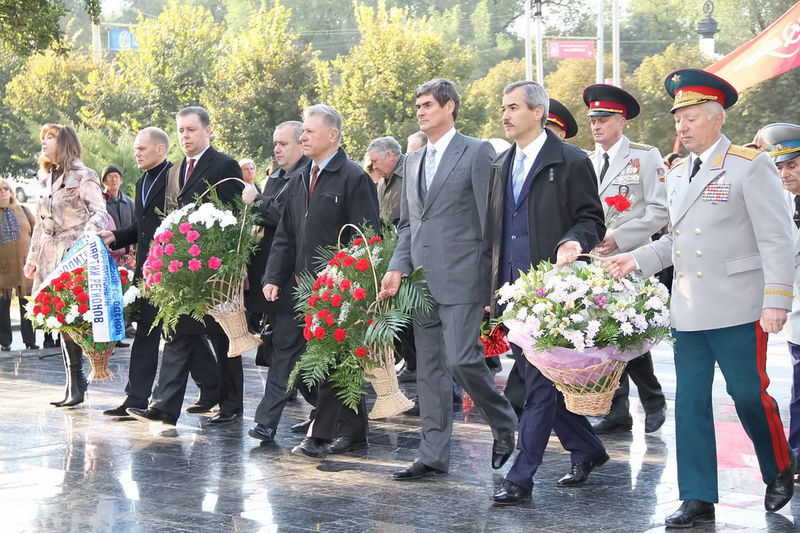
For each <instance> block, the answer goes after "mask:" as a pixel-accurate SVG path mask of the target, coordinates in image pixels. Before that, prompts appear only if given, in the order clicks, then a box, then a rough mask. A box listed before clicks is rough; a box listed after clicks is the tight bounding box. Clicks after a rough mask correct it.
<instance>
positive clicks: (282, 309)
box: [242, 120, 317, 442]
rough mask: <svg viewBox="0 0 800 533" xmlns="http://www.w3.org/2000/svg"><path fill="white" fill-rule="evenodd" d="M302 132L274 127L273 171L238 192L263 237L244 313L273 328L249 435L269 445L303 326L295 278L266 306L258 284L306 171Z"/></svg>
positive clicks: (312, 396)
mask: <svg viewBox="0 0 800 533" xmlns="http://www.w3.org/2000/svg"><path fill="white" fill-rule="evenodd" d="M302 134H303V123H302V122H298V121H296V120H293V121H289V122H284V123H282V124H278V126H277V127H276V128H275V132H274V133H273V135H272V141H273V144H274V145H275V148H274V153H275V161H276V162H277V164H278V170H276V171H275V172H273V173H272V174H271V175H270V176H269V178H268V179H267V181H266V183H265V185H264V193H263V194H258V192H257V191H256V189H255V188H254V187H247V188H245V190H244V192H242V199H243V200H244V203H246V204H249V205H252V206H253V211H254V212H256V213H258V214H259V215H260V216H261V224H260V225H261V227H263V228H264V236H263V237H262V238H261V242H260V243H259V246H258V250H257V251H256V253H255V255H254V256H253V259H252V261H251V262H250V265H249V266H248V275H249V276H250V290H249V291H248V293H247V305H248V309H249V310H251V311H253V312H256V313H266V314H267V318H268V321H269V323H270V325H271V326H272V342H273V347H274V350H275V355H274V356H273V358H272V363H271V364H270V367H269V372H268V373H267V383H266V384H265V386H264V396H263V397H262V398H261V402H259V404H258V407H257V408H256V413H255V416H254V417H253V418H254V419H255V421H256V425H255V426H254V427H253V428H252V429H251V430H250V431H249V433H248V435H250V436H251V437H253V438H254V439H258V440H261V441H263V442H272V441H273V440H274V439H275V431H276V430H277V428H278V422H280V420H281V414H282V413H283V407H284V406H285V405H286V402H287V401H289V398H291V397H292V395H293V394H294V393H293V392H287V391H286V385H287V383H288V381H289V373H290V372H291V371H292V369H293V368H294V365H295V364H297V361H298V360H299V359H300V356H301V355H302V354H303V351H304V350H305V346H306V343H305V339H303V327H302V325H301V323H300V322H299V321H298V320H297V318H295V316H294V300H293V298H292V291H293V290H294V287H295V280H294V276H289V279H288V281H287V283H286V285H285V286H283V287H282V288H281V291H280V294H279V295H278V299H277V300H275V301H274V302H268V301H267V300H266V299H265V298H264V293H263V291H262V290H261V289H262V285H261V280H262V278H263V276H264V272H265V270H266V268H267V259H268V258H269V252H270V248H271V247H272V241H273V240H274V238H275V230H276V229H277V227H278V223H279V222H280V219H281V215H282V214H283V206H284V204H285V203H286V197H287V196H286V193H287V189H288V187H289V183H290V182H291V180H292V178H294V177H295V176H297V175H299V174H301V173H302V172H303V171H304V170H306V171H307V170H308V168H307V167H308V166H309V165H310V161H311V160H310V159H309V158H307V157H306V156H304V155H303V146H302V145H301V144H300V137H301V135H302ZM297 385H298V389H299V390H300V392H301V394H303V397H304V398H305V399H306V401H307V402H308V403H310V404H311V405H315V404H316V402H317V395H316V390H314V391H313V392H312V391H309V390H308V389H307V388H306V387H305V385H304V384H303V383H302V381H300V382H299V383H298V384H297ZM308 425H309V424H305V423H301V424H296V426H298V428H297V429H295V427H294V426H293V427H292V430H293V431H297V430H298V429H299V430H301V431H305V430H307V429H308Z"/></svg>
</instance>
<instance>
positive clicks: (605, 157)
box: [600, 152, 608, 183]
mask: <svg viewBox="0 0 800 533" xmlns="http://www.w3.org/2000/svg"><path fill="white" fill-rule="evenodd" d="M606 172H608V152H606V153H604V154H603V168H602V169H601V170H600V183H603V178H605V177H606Z"/></svg>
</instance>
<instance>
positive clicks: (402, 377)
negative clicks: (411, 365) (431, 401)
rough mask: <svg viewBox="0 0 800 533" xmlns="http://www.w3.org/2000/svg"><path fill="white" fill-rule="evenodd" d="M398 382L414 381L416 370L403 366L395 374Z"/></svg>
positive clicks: (415, 379)
mask: <svg viewBox="0 0 800 533" xmlns="http://www.w3.org/2000/svg"><path fill="white" fill-rule="evenodd" d="M397 381H398V383H415V382H416V381H417V371H416V370H409V369H407V368H404V369H403V370H401V371H400V373H399V374H397Z"/></svg>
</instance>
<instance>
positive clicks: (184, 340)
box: [127, 107, 244, 425]
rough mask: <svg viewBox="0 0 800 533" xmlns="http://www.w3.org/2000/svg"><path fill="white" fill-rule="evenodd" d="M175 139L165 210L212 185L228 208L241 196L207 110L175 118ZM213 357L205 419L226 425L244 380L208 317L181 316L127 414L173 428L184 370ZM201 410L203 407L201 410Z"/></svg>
mask: <svg viewBox="0 0 800 533" xmlns="http://www.w3.org/2000/svg"><path fill="white" fill-rule="evenodd" d="M177 126H178V138H179V140H180V144H181V148H182V149H183V153H184V155H185V157H184V158H183V161H182V162H181V164H180V166H179V167H172V169H171V170H169V171H168V172H167V175H168V178H167V184H166V190H165V197H166V198H165V203H166V205H167V211H170V210H171V209H175V208H180V207H183V206H184V205H187V204H190V203H193V202H195V201H196V199H197V197H198V196H199V195H201V194H203V193H204V192H206V191H207V190H208V189H209V188H211V187H214V188H215V189H216V191H217V194H218V196H219V199H220V200H221V201H222V202H223V203H226V204H231V205H232V204H233V203H234V200H235V199H236V198H238V197H239V196H241V193H242V189H243V188H244V186H243V185H242V184H241V183H240V182H238V181H233V180H231V181H226V182H224V183H220V182H221V181H222V180H224V179H225V178H229V177H234V178H239V179H241V178H242V169H241V167H239V163H237V162H236V160H235V159H233V158H231V157H229V156H227V155H225V154H223V153H221V152H218V151H216V150H215V149H214V147H213V146H211V123H210V117H209V115H208V111H206V110H205V109H203V108H202V107H187V108H184V109H181V110H180V111H179V112H178V115H177ZM209 341H211V344H212V345H213V349H214V350H213V353H215V354H216V359H217V365H218V376H219V378H220V383H221V392H220V401H219V407H220V410H219V413H217V414H216V415H214V416H213V417H212V418H210V419H209V422H211V423H224V422H230V421H233V420H236V419H239V418H241V416H242V395H243V389H244V377H243V374H242V358H241V356H238V357H228V355H227V354H228V338H227V336H226V335H225V333H224V332H223V331H222V328H220V327H219V325H218V324H217V323H216V321H214V320H213V319H212V318H211V317H208V316H207V317H206V318H205V321H204V323H201V322H198V321H196V320H193V319H192V318H191V317H189V316H182V317H181V318H180V319H179V321H178V325H177V326H176V328H175V332H174V333H173V334H172V335H171V337H170V339H169V340H168V341H167V343H166V344H165V345H164V355H163V357H162V362H161V372H160V373H159V376H158V383H157V384H156V389H155V391H154V392H153V400H152V401H151V402H150V407H148V408H147V409H138V408H128V410H127V411H128V414H130V415H131V416H133V417H134V418H137V419H139V420H143V421H147V422H153V421H160V422H163V423H165V424H168V425H175V423H176V422H177V420H178V416H179V415H180V410H181V405H182V404H183V396H184V394H185V392H186V381H187V379H188V376H189V369H190V368H191V367H192V365H193V363H194V360H195V359H197V358H198V357H203V358H208V357H209V354H212V352H211V350H210V348H209V346H208V343H209ZM200 407H206V406H200Z"/></svg>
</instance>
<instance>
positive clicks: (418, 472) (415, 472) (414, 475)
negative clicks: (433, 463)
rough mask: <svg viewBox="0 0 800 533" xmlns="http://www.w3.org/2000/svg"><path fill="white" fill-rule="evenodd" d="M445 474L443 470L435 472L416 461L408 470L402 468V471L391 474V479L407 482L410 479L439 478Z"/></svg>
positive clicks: (434, 469)
mask: <svg viewBox="0 0 800 533" xmlns="http://www.w3.org/2000/svg"><path fill="white" fill-rule="evenodd" d="M446 473H447V472H445V471H443V470H437V469H436V468H431V467H430V466H428V465H426V464H425V463H423V462H422V461H420V460H419V459H417V460H416V461H414V462H413V463H412V464H411V466H409V467H408V468H404V469H403V470H398V471H397V472H392V479H393V480H395V481H408V480H410V479H420V478H423V477H428V476H439V475H441V474H446Z"/></svg>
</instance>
